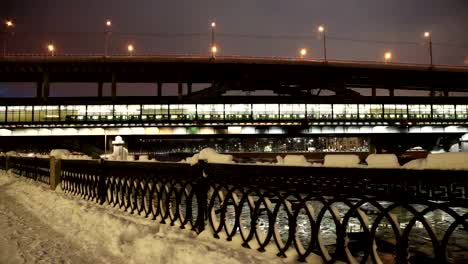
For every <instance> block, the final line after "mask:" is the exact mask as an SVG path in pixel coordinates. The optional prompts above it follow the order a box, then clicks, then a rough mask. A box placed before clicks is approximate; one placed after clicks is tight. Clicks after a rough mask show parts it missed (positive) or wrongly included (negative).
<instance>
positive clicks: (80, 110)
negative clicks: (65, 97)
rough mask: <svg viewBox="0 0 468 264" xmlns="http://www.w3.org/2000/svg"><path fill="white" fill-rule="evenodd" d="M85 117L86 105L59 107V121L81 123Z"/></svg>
mask: <svg viewBox="0 0 468 264" xmlns="http://www.w3.org/2000/svg"><path fill="white" fill-rule="evenodd" d="M85 117H86V105H62V106H61V107H60V120H61V121H81V120H84V118H85Z"/></svg>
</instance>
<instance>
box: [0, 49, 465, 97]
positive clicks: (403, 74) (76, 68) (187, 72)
mask: <svg viewBox="0 0 468 264" xmlns="http://www.w3.org/2000/svg"><path fill="white" fill-rule="evenodd" d="M0 82H34V83H37V87H38V94H39V95H41V96H44V97H48V95H49V92H48V90H49V83H51V82H61V83H67V82H68V83H72V82H77V83H79V82H82V83H84V82H86V83H97V84H99V85H97V86H99V88H98V91H99V92H98V94H100V95H102V83H111V90H112V97H116V96H117V94H116V91H117V89H116V87H117V83H119V82H120V83H157V84H158V95H160V94H161V93H160V89H161V85H162V83H179V95H181V91H182V84H187V86H188V91H189V93H190V91H191V85H192V84H194V83H206V84H209V86H210V87H209V88H215V89H214V90H217V91H216V92H215V93H214V94H221V93H222V92H225V91H226V90H244V91H248V90H265V89H267V90H273V91H275V92H277V93H279V94H281V93H285V94H295V95H304V94H310V91H311V90H313V89H319V90H321V89H327V90H332V91H334V92H336V94H344V95H346V94H352V93H353V92H351V91H350V90H349V89H347V88H368V89H372V94H373V95H375V90H376V89H388V90H389V91H390V95H393V93H394V90H397V89H402V90H427V91H432V94H434V92H435V91H442V92H444V94H445V95H446V96H448V94H449V92H466V91H468V67H451V66H433V67H430V66H429V65H418V64H398V63H387V64H385V63H375V62H357V61H335V60H329V61H327V62H324V61H321V60H308V59H307V60H304V59H284V58H254V57H216V58H215V59H212V58H210V57H201V56H112V57H103V56H54V57H51V56H7V57H3V58H0ZM155 87H156V86H155Z"/></svg>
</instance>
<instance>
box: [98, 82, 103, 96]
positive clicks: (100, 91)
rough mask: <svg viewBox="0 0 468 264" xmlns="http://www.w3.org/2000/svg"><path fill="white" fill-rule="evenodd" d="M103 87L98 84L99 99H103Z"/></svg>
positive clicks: (101, 84) (100, 83)
mask: <svg viewBox="0 0 468 264" xmlns="http://www.w3.org/2000/svg"><path fill="white" fill-rule="evenodd" d="M102 87H103V83H102V82H98V97H102Z"/></svg>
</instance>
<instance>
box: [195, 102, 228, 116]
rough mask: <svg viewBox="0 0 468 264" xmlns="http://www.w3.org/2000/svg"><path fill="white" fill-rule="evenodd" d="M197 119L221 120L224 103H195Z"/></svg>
mask: <svg viewBox="0 0 468 264" xmlns="http://www.w3.org/2000/svg"><path fill="white" fill-rule="evenodd" d="M197 117H198V120H223V119H224V105H222V104H199V105H197Z"/></svg>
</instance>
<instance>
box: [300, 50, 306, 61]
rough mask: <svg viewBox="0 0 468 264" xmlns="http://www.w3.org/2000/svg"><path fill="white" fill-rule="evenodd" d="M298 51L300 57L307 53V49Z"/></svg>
mask: <svg viewBox="0 0 468 264" xmlns="http://www.w3.org/2000/svg"><path fill="white" fill-rule="evenodd" d="M299 53H300V54H301V59H303V58H304V57H305V56H306V55H307V49H301V50H300V52H299Z"/></svg>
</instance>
